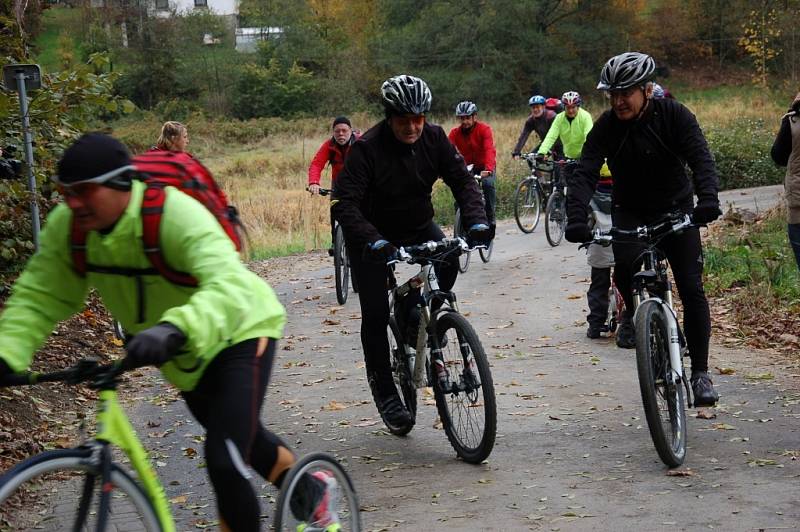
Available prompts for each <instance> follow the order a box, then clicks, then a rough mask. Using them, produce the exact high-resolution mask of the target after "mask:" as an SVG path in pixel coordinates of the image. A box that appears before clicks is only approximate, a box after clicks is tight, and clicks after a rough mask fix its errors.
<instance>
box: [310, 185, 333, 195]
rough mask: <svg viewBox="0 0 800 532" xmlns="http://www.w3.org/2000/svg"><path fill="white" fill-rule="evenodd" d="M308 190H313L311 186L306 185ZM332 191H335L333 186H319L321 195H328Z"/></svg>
mask: <svg viewBox="0 0 800 532" xmlns="http://www.w3.org/2000/svg"><path fill="white" fill-rule="evenodd" d="M306 190H307V191H308V192H311V191H310V190H309V188H308V187H306ZM331 192H333V189H332V188H322V187H319V195H320V196H327V195H329V194H330V193H331Z"/></svg>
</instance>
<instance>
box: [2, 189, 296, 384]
mask: <svg viewBox="0 0 800 532" xmlns="http://www.w3.org/2000/svg"><path fill="white" fill-rule="evenodd" d="M166 190H167V197H166V200H165V202H164V213H163V215H162V218H161V225H160V238H161V246H162V250H163V254H164V258H165V260H166V261H167V264H169V265H170V266H171V267H172V268H174V269H176V270H179V271H184V272H187V273H190V274H191V275H193V276H194V277H195V278H196V279H197V280H198V286H197V287H194V288H191V287H184V286H178V285H175V284H172V283H170V282H169V281H167V280H166V279H164V278H163V277H161V276H160V275H158V274H153V275H142V276H138V277H128V276H125V275H117V274H98V273H92V272H89V273H87V274H86V277H85V278H82V277H80V276H79V275H78V274H77V273H76V272H75V270H74V269H73V260H72V254H71V252H70V229H71V226H72V211H70V209H69V208H68V207H67V206H66V205H64V204H62V205H59V206H57V207H56V208H55V209H53V211H52V212H51V213H50V216H49V217H48V220H47V224H46V226H45V229H44V231H42V234H41V240H40V247H39V251H38V252H37V253H36V254H35V255H34V256H33V257H31V259H30V260H29V261H28V264H27V265H26V267H25V271H24V272H23V273H22V275H20V277H19V279H18V280H17V282H16V284H15V285H14V289H13V293H12V295H11V297H10V298H9V299H8V301H7V302H6V307H5V310H4V311H3V313H2V315H0V357H2V358H3V360H4V361H5V362H6V363H7V364H8V365H9V367H11V369H13V370H14V371H23V370H25V369H26V368H27V367H28V366H29V365H30V363H31V361H32V360H33V354H34V352H35V351H36V350H37V349H38V348H39V347H41V345H42V344H43V343H44V341H45V339H46V338H47V336H48V335H49V334H50V332H51V331H52V330H53V327H54V326H55V324H56V323H58V322H59V321H61V320H64V319H66V318H68V317H70V316H71V315H72V314H74V313H76V312H78V311H80V310H81V308H82V307H83V304H84V301H85V299H86V294H87V292H88V290H89V288H90V287H94V288H96V289H97V291H98V292H99V293H100V296H101V297H102V299H103V303H104V304H105V305H106V307H107V308H108V310H109V311H110V312H111V314H112V315H113V316H114V318H116V319H117V320H119V321H120V322H121V323H122V325H123V327H124V328H125V330H126V331H128V332H130V333H131V334H136V333H137V332H139V331H141V330H143V329H146V328H148V327H151V326H153V325H155V324H157V323H159V322H169V323H171V324H173V325H175V326H176V327H177V328H178V329H180V330H181V331H183V333H184V334H186V336H187V338H188V340H187V342H186V345H185V346H184V348H183V350H182V351H181V352H180V353H179V355H178V356H177V357H175V358H174V359H173V360H172V361H170V362H168V363H166V364H164V365H163V366H162V367H161V371H162V372H163V374H164V376H165V377H166V378H167V380H169V381H170V382H171V383H173V384H174V385H175V386H177V387H178V388H180V389H181V390H191V389H193V388H194V387H195V385H196V384H197V382H198V380H199V379H200V377H201V376H202V374H203V371H204V370H205V368H206V366H207V365H208V364H209V362H211V360H213V359H214V357H215V356H216V355H217V353H219V352H220V351H221V350H222V349H224V348H226V347H229V346H231V345H234V344H236V343H239V342H243V341H244V340H249V339H252V338H259V337H271V338H280V337H281V335H282V333H283V326H284V324H285V322H286V313H285V311H284V309H283V306H282V305H281V304H280V302H279V301H278V299H277V297H276V296H275V293H274V292H273V291H272V289H271V288H270V287H269V285H268V284H267V283H266V282H265V281H264V280H262V279H261V278H259V277H258V276H257V275H256V274H254V273H252V272H251V271H249V270H248V269H247V268H246V267H245V266H244V265H243V264H242V263H241V261H240V260H239V255H238V254H237V253H236V250H235V248H234V246H233V243H232V242H231V240H230V239H229V238H228V236H227V235H226V234H225V232H224V231H223V229H222V227H221V226H220V225H219V222H218V221H217V220H216V219H215V218H214V215H213V214H211V213H210V212H209V211H208V209H206V208H205V207H204V206H203V205H201V204H200V203H199V202H197V201H196V200H195V199H193V198H190V197H189V196H187V195H186V194H183V193H182V192H180V191H178V190H176V189H174V188H171V187H168V188H167V189H166ZM143 191H144V184H143V183H142V182H140V181H134V183H133V189H132V192H131V199H130V202H129V204H128V206H127V208H126V209H125V212H124V213H123V215H122V216H121V217H120V219H119V221H118V222H117V224H116V225H115V226H114V228H113V229H112V231H111V232H110V233H108V234H106V235H101V234H100V233H98V232H96V231H92V232H90V233H89V234H88V235H87V242H86V245H87V251H86V256H87V261H88V262H89V263H90V264H93V265H103V266H114V267H122V268H145V269H146V268H151V265H150V262H149V261H148V259H147V257H146V256H145V254H144V249H143V247H142V240H141V238H142V218H141V205H142V194H143Z"/></svg>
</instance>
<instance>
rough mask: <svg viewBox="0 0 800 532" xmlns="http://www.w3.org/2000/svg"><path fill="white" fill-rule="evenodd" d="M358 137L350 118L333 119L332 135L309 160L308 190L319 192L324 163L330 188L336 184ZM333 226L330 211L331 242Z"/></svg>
mask: <svg viewBox="0 0 800 532" xmlns="http://www.w3.org/2000/svg"><path fill="white" fill-rule="evenodd" d="M357 138H358V135H357V134H356V132H355V131H354V130H353V126H352V125H351V124H350V119H349V118H347V117H346V116H337V117H336V118H335V119H334V120H333V135H332V136H331V138H329V139H328V140H326V141H325V142H323V143H322V146H320V147H319V150H317V154H316V155H315V156H314V158H313V159H312V160H311V165H309V167H308V187H307V188H308V191H309V192H311V194H319V188H320V187H319V180H320V177H321V176H322V170H324V169H325V165H326V164H328V163H330V165H331V188H333V187H334V186H335V185H336V176H338V175H339V172H341V171H342V168H344V159H345V157H347V154H348V152H349V151H350V146H352V145H353V143H354V142H355V141H356V139H357ZM334 227H335V224H334V220H333V213H331V243H333V240H334V239H335V237H336V235H334V234H333V228H334ZM328 254H330V255H333V248H332V247H331V248H330V249H328Z"/></svg>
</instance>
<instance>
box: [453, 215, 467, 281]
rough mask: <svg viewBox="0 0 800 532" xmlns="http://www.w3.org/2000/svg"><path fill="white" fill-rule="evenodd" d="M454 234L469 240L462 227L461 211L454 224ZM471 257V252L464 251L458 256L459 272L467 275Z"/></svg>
mask: <svg viewBox="0 0 800 532" xmlns="http://www.w3.org/2000/svg"><path fill="white" fill-rule="evenodd" d="M453 234H454V235H455V236H457V237H458V236H460V237H461V238H467V232H466V231H465V230H464V227H463V226H462V225H461V209H458V210H456V221H455V223H454V224H453ZM470 255H471V253H470V252H469V251H464V252H463V253H461V255H459V256H458V271H460V272H461V273H467V270H468V269H469V259H470Z"/></svg>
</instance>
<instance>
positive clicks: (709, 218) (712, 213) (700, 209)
mask: <svg viewBox="0 0 800 532" xmlns="http://www.w3.org/2000/svg"><path fill="white" fill-rule="evenodd" d="M720 216H722V211H721V210H720V209H719V202H717V201H713V200H701V201H699V202H698V203H697V205H696V206H695V208H694V210H693V211H692V222H694V223H696V224H707V223H711V222H713V221H714V220H716V219H717V218H719V217H720Z"/></svg>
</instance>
